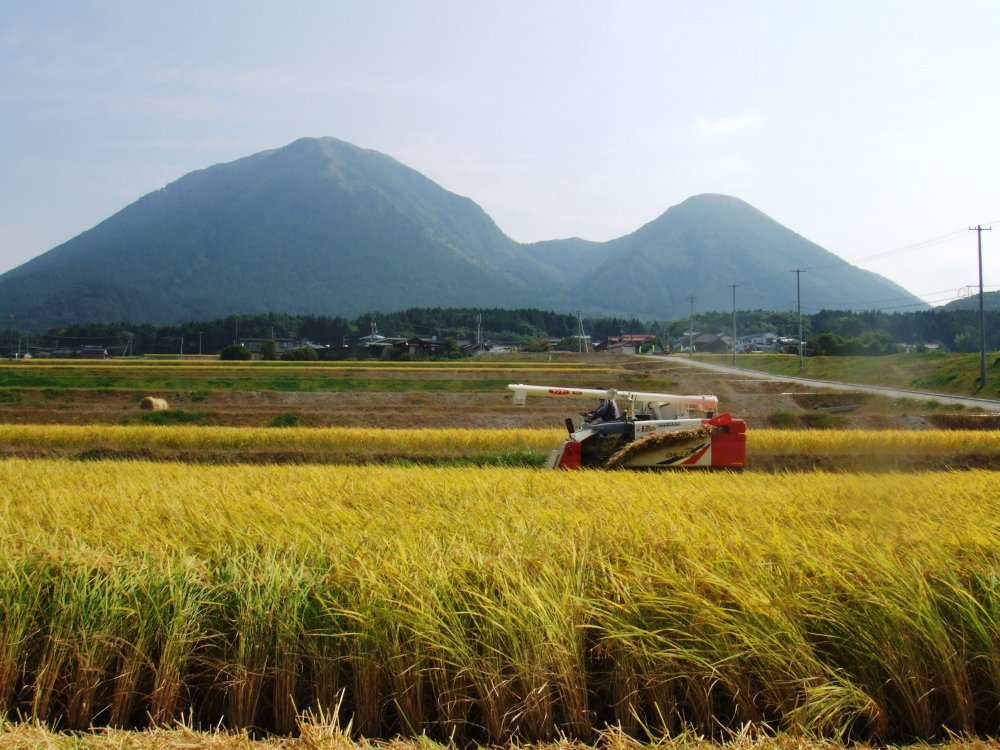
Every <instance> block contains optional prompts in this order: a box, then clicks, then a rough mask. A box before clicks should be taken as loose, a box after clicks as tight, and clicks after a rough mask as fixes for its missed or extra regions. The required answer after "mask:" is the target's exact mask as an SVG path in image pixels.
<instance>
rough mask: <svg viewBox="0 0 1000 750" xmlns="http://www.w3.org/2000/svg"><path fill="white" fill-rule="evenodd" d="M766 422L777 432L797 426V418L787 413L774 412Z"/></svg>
mask: <svg viewBox="0 0 1000 750" xmlns="http://www.w3.org/2000/svg"><path fill="white" fill-rule="evenodd" d="M767 421H768V422H769V423H770V425H771V427H775V428H777V429H779V430H791V429H794V428H796V427H798V426H799V418H798V417H796V416H795V415H794V414H791V413H789V412H787V411H776V412H775V413H774V414H772V415H771V416H770V417H768V420H767Z"/></svg>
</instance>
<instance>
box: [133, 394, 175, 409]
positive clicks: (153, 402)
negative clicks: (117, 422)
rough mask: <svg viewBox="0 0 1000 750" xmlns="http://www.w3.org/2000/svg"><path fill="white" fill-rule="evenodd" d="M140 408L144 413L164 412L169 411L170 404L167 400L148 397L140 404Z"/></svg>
mask: <svg viewBox="0 0 1000 750" xmlns="http://www.w3.org/2000/svg"><path fill="white" fill-rule="evenodd" d="M139 408H140V409H143V410H144V411H163V410H164V409H169V408H170V404H168V403H167V400H166V399H165V398H157V397H156V396H146V398H144V399H143V400H142V401H140V402H139Z"/></svg>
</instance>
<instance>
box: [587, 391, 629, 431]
mask: <svg viewBox="0 0 1000 750" xmlns="http://www.w3.org/2000/svg"><path fill="white" fill-rule="evenodd" d="M600 390H607V389H605V388H601V389H600ZM580 416H581V417H583V418H584V419H585V420H586V421H587V422H590V423H594V422H597V421H601V422H614V421H616V420H619V419H621V418H622V412H621V409H619V408H618V403H617V402H616V401H615V400H614V399H613V398H602V399H601V403H599V404H598V405H597V406H596V407H594V408H593V409H591V410H590V411H585V412H580Z"/></svg>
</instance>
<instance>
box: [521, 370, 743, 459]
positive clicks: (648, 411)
mask: <svg viewBox="0 0 1000 750" xmlns="http://www.w3.org/2000/svg"><path fill="white" fill-rule="evenodd" d="M507 387H508V388H509V389H510V390H512V391H514V403H515V404H517V405H519V406H523V405H524V404H525V402H526V400H527V398H528V394H532V395H541V396H560V397H564V398H590V399H595V398H596V399H606V400H612V401H615V403H616V404H618V405H619V407H622V406H624V408H623V409H621V417H620V418H619V419H613V420H610V421H602V422H592V421H591V420H590V419H589V418H588V417H587V415H586V413H585V414H581V416H582V417H584V419H583V421H582V422H581V423H580V426H579V428H576V427H574V425H573V421H572V420H571V419H567V420H566V429H567V430H568V431H569V440H567V441H566V442H565V443H563V444H562V447H561V448H559V449H558V450H555V451H553V452H552V456H551V457H550V458H549V463H548V466H549V468H552V469H578V468H604V469H617V468H630V469H631V468H661V469H665V468H671V469H674V468H678V469H691V468H701V467H708V468H725V469H742V468H743V467H744V466H746V455H747V450H746V422H744V421H743V420H742V419H734V418H733V417H732V416H730V415H729V414H728V413H727V414H717V412H718V409H719V399H718V398H716V397H715V396H677V395H674V394H670V393H645V392H642V391H619V390H615V389H614V388H608V389H604V388H556V387H550V386H547V385H523V384H516V385H513V384H512V385H508V386H507Z"/></svg>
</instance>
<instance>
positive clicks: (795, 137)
mask: <svg viewBox="0 0 1000 750" xmlns="http://www.w3.org/2000/svg"><path fill="white" fill-rule="evenodd" d="M303 136H333V137H336V138H340V139H342V140H346V141H349V142H351V143H354V144H356V145H358V146H362V147H365V148H372V149H376V150H378V151H382V152H384V153H386V154H389V155H390V156H393V157H395V158H396V159H398V160H399V161H401V162H403V163H404V164H406V165H408V166H411V167H413V168H414V169H417V170H418V171H420V172H422V173H423V174H425V175H426V176H428V177H429V178H431V179H432V180H434V181H435V182H437V183H439V184H440V185H442V186H443V187H445V188H446V189H448V190H451V191H453V192H456V193H459V194H461V195H464V196H468V197H469V198H472V199H473V200H474V201H476V202H477V203H478V204H479V205H481V206H482V207H483V208H484V209H485V210H486V212H487V213H489V214H490V216H492V217H493V219H494V220H495V221H496V222H497V224H498V225H499V226H500V228H501V229H502V230H503V231H505V232H506V233H507V234H508V235H510V236H511V237H513V238H514V239H516V240H519V241H522V242H526V241H534V240H541V239H554V238H561V237H570V236H579V237H584V238H586V239H591V240H607V239H612V238H615V237H619V236H622V235H624V234H628V233H630V232H632V231H634V230H636V229H638V228H639V227H640V226H641V225H642V224H645V223H646V222H648V221H651V220H653V219H654V218H656V217H657V216H659V215H660V214H661V213H663V211H665V210H666V209H667V208H669V207H670V206H672V205H675V204H677V203H680V202H681V201H683V200H684V199H685V198H687V197H689V196H691V195H695V194H698V193H706V192H712V193H726V194H730V195H735V196H737V197H739V198H742V199H743V200H746V201H748V202H749V203H751V204H753V205H754V206H756V207H757V208H759V209H760V210H761V211H763V212H764V213H766V214H768V215H769V216H771V217H772V218H774V219H775V220H777V221H778V222H780V223H782V224H784V225H785V226H787V227H788V228H790V229H792V230H794V231H796V232H798V233H799V234H801V235H803V236H804V237H806V238H808V239H810V240H812V241H814V242H816V243H818V244H820V245H822V246H823V247H825V248H827V249H828V250H831V251H832V252H834V253H836V254H837V255H839V256H841V257H842V258H844V259H845V260H848V261H849V262H852V263H855V264H856V265H859V266H861V267H863V268H867V269H870V270H872V271H875V272H877V273H881V274H883V275H885V276H887V277H889V278H891V279H893V280H894V281H897V282H898V283H900V284H902V285H903V286H904V287H906V288H907V289H909V290H910V291H912V292H914V293H916V294H918V295H920V296H921V297H923V298H925V299H927V300H929V301H934V302H938V301H946V300H948V299H951V298H953V297H955V296H957V295H958V294H959V291H960V289H961V288H962V287H964V286H966V285H970V284H977V283H978V271H977V265H976V234H975V232H970V231H968V227H969V226H970V225H975V224H984V225H986V224H988V223H991V222H997V224H998V226H997V230H996V231H992V232H984V234H983V255H984V270H985V282H986V284H987V288H988V289H992V290H996V289H1000V169H998V167H1000V2H998V0H948V2H943V0H938V1H937V2H927V1H924V0H898V1H896V0H863V1H862V0H836V2H834V1H833V0H829V1H828V2H824V3H821V2H813V0H752V1H751V0H744V1H743V2H728V1H725V0H718V1H713V0H704V1H703V2H694V1H693V0H650V1H649V2H614V0H603V1H601V2H597V1H593V2H591V1H589V0H576V1H574V2H568V1H567V2H546V1H545V0H532V1H530V2H525V1H522V0H506V1H505V2H502V3H492V2H491V3H487V2H478V1H476V0H472V1H471V2H470V0H454V1H452V0H427V1H426V2H419V1H418V0H411V1H409V2H379V1H378V0H327V1H326V2H320V1H319V0H300V1H297V2H296V1H290V2H282V3H278V2H273V3H264V2H260V3H256V4H252V3H248V2H235V1H229V2H212V1H211V0H198V2H189V1H188V0H171V2H169V3H166V2H135V0H119V1H101V0H92V1H88V0H64V1H60V0H0V271H6V270H8V269H10V268H13V267H14V266H17V265H20V264H21V263H23V262H25V261H26V260H28V259H30V258H32V257H34V256H36V255H39V254H41V253H43V252H45V251H46V250H49V249H51V248H52V247H54V246H56V245H58V244H60V243H61V242H64V241H65V240H68V239H70V238H71V237H73V236H75V235H76V234H79V233H80V232H82V231H84V230H86V229H89V228H90V227H92V226H94V225H95V224H97V223H98V222H100V221H102V220H103V219H105V218H107V217H108V216H110V215H112V214H113V213H115V212H117V211H118V210H120V209H121V208H123V207H124V206H125V205H127V204H128V203H131V202H132V201H134V200H136V199H137V198H139V197H140V196H142V195H144V194H146V193H148V192H150V191H153V190H156V189H158V188H160V187H162V186H163V185H165V184H166V183H168V182H171V181H173V180H175V179H177V178H179V177H181V176H183V175H184V174H186V173H187V172H190V171H192V170H195V169H200V168H203V167H206V166H209V165H211V164H215V163H219V162H226V161H231V160H233V159H237V158H240V157H242V156H246V155H249V154H251V153H255V152H257V151H261V150H265V149H271V148H277V147H281V146H284V145H286V144H288V143H290V142H291V141H294V140H295V139H297V138H300V137H303ZM790 270H791V269H790ZM705 273H706V274H714V275H716V276H718V277H719V282H720V284H730V283H733V282H737V283H738V281H739V279H732V278H730V277H729V276H728V275H727V274H726V271H725V269H718V268H706V269H705ZM793 279H794V275H793V274H791V273H789V283H790V289H794V282H793ZM803 279H805V277H803ZM803 287H804V288H806V287H805V280H804V281H803ZM803 303H804V306H806V307H807V306H808V300H807V299H804V300H803ZM883 304H884V303H883ZM0 305H2V303H0Z"/></svg>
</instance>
